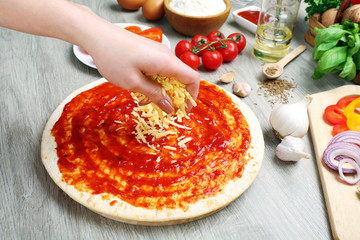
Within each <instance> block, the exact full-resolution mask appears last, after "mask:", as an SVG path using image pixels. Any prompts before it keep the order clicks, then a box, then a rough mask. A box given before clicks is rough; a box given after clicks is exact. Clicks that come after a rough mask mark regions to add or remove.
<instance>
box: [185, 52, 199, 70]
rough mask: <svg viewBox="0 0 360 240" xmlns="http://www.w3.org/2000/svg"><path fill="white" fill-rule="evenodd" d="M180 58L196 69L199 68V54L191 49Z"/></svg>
mask: <svg viewBox="0 0 360 240" xmlns="http://www.w3.org/2000/svg"><path fill="white" fill-rule="evenodd" d="M180 60H181V61H182V62H183V63H185V64H186V65H188V66H189V67H191V68H192V69H194V70H196V69H198V67H199V66H200V58H199V56H197V55H196V54H194V53H192V52H190V51H185V52H184V53H183V54H181V56H180Z"/></svg>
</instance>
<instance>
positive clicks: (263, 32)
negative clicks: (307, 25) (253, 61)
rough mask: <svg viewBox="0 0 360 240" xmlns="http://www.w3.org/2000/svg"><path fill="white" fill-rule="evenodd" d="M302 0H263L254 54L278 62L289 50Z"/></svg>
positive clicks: (264, 59) (263, 59) (266, 60)
mask: <svg viewBox="0 0 360 240" xmlns="http://www.w3.org/2000/svg"><path fill="white" fill-rule="evenodd" d="M300 2H301V0H262V6H261V12H260V17H259V20H258V26H257V29H256V36H255V43H254V48H253V54H254V56H255V57H257V58H259V59H260V60H262V61H264V62H278V61H279V60H280V59H282V58H283V57H284V56H285V55H286V54H287V53H288V52H289V48H290V42H291V39H292V36H293V30H294V27H295V25H296V20H297V15H298V11H299V7H300Z"/></svg>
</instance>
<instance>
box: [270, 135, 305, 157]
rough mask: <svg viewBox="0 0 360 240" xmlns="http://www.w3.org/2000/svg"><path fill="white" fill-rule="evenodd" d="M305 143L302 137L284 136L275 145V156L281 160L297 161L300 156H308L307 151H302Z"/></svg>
mask: <svg viewBox="0 0 360 240" xmlns="http://www.w3.org/2000/svg"><path fill="white" fill-rule="evenodd" d="M304 148H305V143H304V141H303V140H302V138H298V137H292V136H286V137H284V138H283V139H282V140H281V143H280V144H279V145H278V146H277V147H276V156H277V157H278V158H279V159H280V160H283V161H299V160H300V159H302V158H307V159H309V158H310V155H309V154H308V153H305V152H304Z"/></svg>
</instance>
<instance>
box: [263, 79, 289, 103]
mask: <svg viewBox="0 0 360 240" xmlns="http://www.w3.org/2000/svg"><path fill="white" fill-rule="evenodd" d="M259 85H260V87H259V88H258V90H257V94H258V95H263V96H264V97H266V98H269V100H268V102H269V103H271V104H275V103H277V102H280V103H288V102H289V98H290V97H291V92H293V91H294V89H295V88H296V84H295V83H294V82H289V81H287V80H286V79H276V80H268V79H266V80H264V81H262V82H261V83H259Z"/></svg>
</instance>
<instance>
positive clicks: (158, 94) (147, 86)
mask: <svg viewBox="0 0 360 240" xmlns="http://www.w3.org/2000/svg"><path fill="white" fill-rule="evenodd" d="M139 77H140V78H141V83H140V85H136V86H135V87H134V88H133V89H131V90H133V91H136V92H139V93H141V94H143V95H145V96H147V97H148V99H149V100H150V101H151V102H153V103H155V104H156V105H157V106H158V107H159V108H161V109H162V110H163V111H164V112H166V113H167V114H170V113H172V112H174V107H173V103H172V101H171V98H170V97H169V95H167V94H166V95H165V96H164V95H163V93H162V88H161V86H160V85H159V84H157V83H155V82H153V81H151V80H149V79H148V78H147V77H146V76H144V75H142V74H140V76H139ZM147 103H149V101H144V102H140V105H146V104H147Z"/></svg>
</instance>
